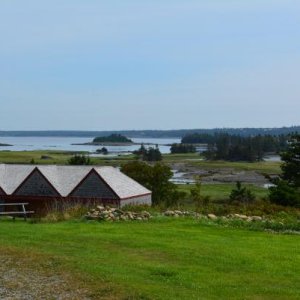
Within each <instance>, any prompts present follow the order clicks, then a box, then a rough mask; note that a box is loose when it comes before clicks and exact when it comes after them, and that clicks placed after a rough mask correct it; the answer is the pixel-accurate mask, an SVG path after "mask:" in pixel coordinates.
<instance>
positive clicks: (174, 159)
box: [0, 150, 280, 174]
mask: <svg viewBox="0 0 300 300" xmlns="http://www.w3.org/2000/svg"><path fill="white" fill-rule="evenodd" d="M82 154H84V152H82ZM72 155H74V152H68V151H49V150H45V151H0V162H1V163H22V164H29V163H30V162H31V160H32V159H33V160H34V162H35V163H36V164H61V165H63V164H67V161H68V160H69V159H70V157H71V156H72ZM42 156H48V157H50V159H42ZM91 159H92V163H93V164H99V165H105V164H110V165H120V164H122V163H125V162H127V161H132V160H133V159H134V155H126V156H117V157H105V156H104V157H97V158H95V157H92V158H91ZM163 162H164V163H167V164H172V163H188V164H189V165H192V166H196V167H198V168H201V169H224V168H227V169H228V168H229V169H230V168H231V169H234V170H245V171H258V172H261V173H269V174H277V173H279V172H280V162H255V163H248V162H226V161H203V160H201V157H200V156H199V154H164V155H163Z"/></svg>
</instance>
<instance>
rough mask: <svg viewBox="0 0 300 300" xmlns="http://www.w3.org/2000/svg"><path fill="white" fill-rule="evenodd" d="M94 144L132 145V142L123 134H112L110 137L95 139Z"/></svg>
mask: <svg viewBox="0 0 300 300" xmlns="http://www.w3.org/2000/svg"><path fill="white" fill-rule="evenodd" d="M93 143H94V144H101V143H103V144H105V143H118V144H119V143H120V144H132V143H133V142H132V140H131V139H129V138H127V137H126V136H123V135H121V134H111V135H109V136H99V137H96V138H94V140H93Z"/></svg>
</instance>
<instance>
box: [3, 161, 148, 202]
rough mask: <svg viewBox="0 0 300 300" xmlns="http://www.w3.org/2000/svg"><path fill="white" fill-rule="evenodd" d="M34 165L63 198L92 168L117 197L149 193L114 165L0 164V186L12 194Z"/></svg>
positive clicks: (8, 193)
mask: <svg viewBox="0 0 300 300" xmlns="http://www.w3.org/2000/svg"><path fill="white" fill-rule="evenodd" d="M35 168H37V169H38V170H39V171H40V172H41V173H42V174H43V175H44V176H45V177H46V178H47V179H48V181H49V182H50V183H51V184H52V185H53V186H54V187H55V189H56V190H57V191H58V192H59V194H60V195H61V196H63V197H66V196H68V195H69V194H70V193H71V192H72V191H73V189H74V188H75V187H76V186H77V185H78V184H79V183H80V182H81V181H82V180H83V179H84V177H85V176H86V175H87V174H88V173H89V172H91V170H93V169H94V170H95V171H96V172H97V173H98V174H99V175H100V177H102V178H103V180H104V181H105V182H106V183H107V184H108V185H109V186H110V187H111V189H112V190H113V191H114V192H115V193H116V194H117V195H118V196H119V198H120V199H126V198H131V197H136V196H139V195H145V194H149V193H151V191H149V190H148V189H146V188H145V187H143V186H142V185H140V184H139V183H137V182H136V181H134V180H133V179H131V178H129V177H128V176H126V175H125V174H123V173H122V172H120V171H119V170H118V169H117V168H113V167H96V166H95V167H93V166H55V165H38V166H34V165H5V164H0V187H1V188H2V189H3V191H4V192H5V193H6V194H7V195H11V194H13V193H14V191H15V190H16V189H17V188H18V187H19V186H20V184H21V183H22V182H23V181H24V180H25V179H26V178H27V177H28V176H29V175H30V173H31V172H32V171H33V170H34V169H35Z"/></svg>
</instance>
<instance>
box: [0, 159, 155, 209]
mask: <svg viewBox="0 0 300 300" xmlns="http://www.w3.org/2000/svg"><path fill="white" fill-rule="evenodd" d="M151 196H152V193H151V191H149V190H148V189H146V188H145V187H143V186H142V185H140V184H139V183H137V182H136V181H134V180H133V179H131V178H130V177H128V176H126V175H125V174H123V173H122V172H121V171H119V170H118V169H117V168H113V167H98V166H56V165H37V166H34V165H6V164H0V199H1V200H2V201H4V202H8V203H9V202H28V203H29V209H30V210H34V211H43V210H45V209H46V207H47V205H51V203H53V201H55V202H56V203H59V201H61V202H66V201H67V202H76V201H77V202H80V203H86V204H87V203H90V204H91V203H95V204H96V203H99V204H100V203H101V204H112V205H116V206H120V207H122V206H124V205H126V204H148V205H151V202H152V201H151ZM77 202H76V203H77Z"/></svg>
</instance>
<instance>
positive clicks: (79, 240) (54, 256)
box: [0, 218, 300, 299]
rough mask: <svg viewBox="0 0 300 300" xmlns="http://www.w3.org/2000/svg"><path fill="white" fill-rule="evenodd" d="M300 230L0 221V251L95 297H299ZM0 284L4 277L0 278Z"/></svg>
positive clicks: (179, 222)
mask: <svg viewBox="0 0 300 300" xmlns="http://www.w3.org/2000/svg"><path fill="white" fill-rule="evenodd" d="M299 245H300V237H299V236H297V235H283V234H270V233H265V232H255V231H248V230H240V229H232V228H224V227H217V226H215V225H209V224H206V225H205V224H200V223H199V221H196V220H193V219H166V218H162V219H155V220H152V221H149V222H145V223H134V222H127V223H94V222H91V223H86V222H83V221H78V222H75V221H72V222H62V223H55V224H45V223H37V224H29V223H24V222H21V221H20V222H19V221H17V222H13V221H10V220H0V253H5V254H6V255H10V256H11V257H13V259H14V260H15V261H18V260H19V261H21V262H22V263H19V264H18V266H19V269H20V270H19V272H22V268H27V267H28V266H26V264H30V265H31V267H32V268H35V266H41V265H42V266H45V268H47V271H48V273H49V272H50V273H56V272H59V273H61V272H62V271H63V272H66V273H68V274H73V276H74V282H76V283H77V282H78V284H79V285H80V284H83V285H85V287H86V288H87V290H88V295H89V296H90V297H93V298H95V299H299V295H300V247H299ZM0 285H1V284H0Z"/></svg>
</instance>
